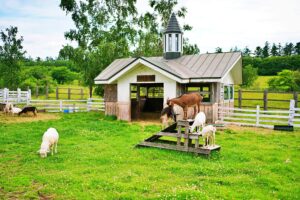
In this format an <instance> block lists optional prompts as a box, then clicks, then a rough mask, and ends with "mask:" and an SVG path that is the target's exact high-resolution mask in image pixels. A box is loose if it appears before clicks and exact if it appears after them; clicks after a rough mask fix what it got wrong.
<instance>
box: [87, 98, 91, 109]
mask: <svg viewBox="0 0 300 200" xmlns="http://www.w3.org/2000/svg"><path fill="white" fill-rule="evenodd" d="M90 101H91V99H90V98H88V99H87V101H86V103H87V106H86V110H87V111H88V112H89V111H90V110H91V109H90Z"/></svg>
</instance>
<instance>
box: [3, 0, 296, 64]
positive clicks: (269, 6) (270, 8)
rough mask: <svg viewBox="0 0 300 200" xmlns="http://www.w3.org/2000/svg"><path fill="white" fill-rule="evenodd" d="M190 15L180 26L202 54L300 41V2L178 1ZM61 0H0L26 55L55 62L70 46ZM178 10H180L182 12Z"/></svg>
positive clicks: (142, 5) (143, 5)
mask: <svg viewBox="0 0 300 200" xmlns="http://www.w3.org/2000/svg"><path fill="white" fill-rule="evenodd" d="M178 1H179V6H185V7H187V9H188V14H187V16H186V18H185V19H180V23H181V24H186V23H188V24H190V25H192V26H193V30H192V31H190V32H188V33H185V34H184V37H187V38H189V40H190V41H191V42H192V43H196V44H198V46H199V47H200V51H201V53H205V52H207V51H208V52H213V51H214V49H215V48H216V47H218V46H220V47H222V48H223V50H224V51H228V50H229V49H230V48H231V47H234V46H238V47H245V46H249V47H250V48H251V49H254V48H255V46H257V45H261V46H262V45H263V44H264V42H265V41H266V40H268V41H270V42H275V43H279V42H281V43H285V42H293V43H296V42H300V26H299V20H300V1H299V0H285V1H283V0H264V1H261V0H178ZM59 2H60V1H59V0H0V29H4V28H6V27H9V26H10V25H13V26H17V27H18V28H19V33H20V35H22V36H24V48H25V49H26V51H27V56H31V57H33V58H36V57H37V56H39V57H42V58H45V57H46V56H51V57H56V56H57V55H58V51H59V49H61V47H62V46H63V45H65V44H66V43H69V42H68V41H66V40H65V38H64V32H66V31H68V30H69V29H70V28H72V27H73V22H72V20H71V19H70V16H66V15H65V13H64V12H63V11H62V10H61V9H60V8H59V6H58V5H59ZM147 3H148V0H138V3H137V7H138V9H139V11H140V12H145V11H146V10H148V9H149V7H148V5H147ZM179 6H178V7H179Z"/></svg>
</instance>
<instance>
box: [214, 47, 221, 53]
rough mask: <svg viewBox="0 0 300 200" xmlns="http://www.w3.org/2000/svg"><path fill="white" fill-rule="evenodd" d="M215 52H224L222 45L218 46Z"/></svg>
mask: <svg viewBox="0 0 300 200" xmlns="http://www.w3.org/2000/svg"><path fill="white" fill-rule="evenodd" d="M215 52H216V53H222V52H223V50H222V48H221V47H217V48H216V50H215Z"/></svg>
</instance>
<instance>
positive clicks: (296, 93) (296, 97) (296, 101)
mask: <svg viewBox="0 0 300 200" xmlns="http://www.w3.org/2000/svg"><path fill="white" fill-rule="evenodd" d="M294 100H295V108H298V92H294Z"/></svg>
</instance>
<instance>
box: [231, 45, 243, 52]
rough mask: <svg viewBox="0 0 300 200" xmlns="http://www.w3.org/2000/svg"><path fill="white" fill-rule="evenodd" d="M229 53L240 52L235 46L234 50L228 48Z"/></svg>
mask: <svg viewBox="0 0 300 200" xmlns="http://www.w3.org/2000/svg"><path fill="white" fill-rule="evenodd" d="M229 51H230V52H240V51H241V50H240V49H239V48H238V47H237V46H235V47H234V48H230V50H229Z"/></svg>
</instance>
